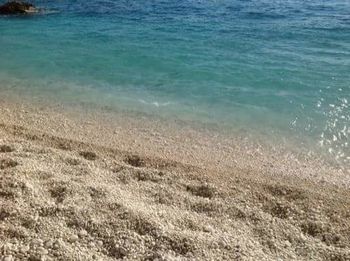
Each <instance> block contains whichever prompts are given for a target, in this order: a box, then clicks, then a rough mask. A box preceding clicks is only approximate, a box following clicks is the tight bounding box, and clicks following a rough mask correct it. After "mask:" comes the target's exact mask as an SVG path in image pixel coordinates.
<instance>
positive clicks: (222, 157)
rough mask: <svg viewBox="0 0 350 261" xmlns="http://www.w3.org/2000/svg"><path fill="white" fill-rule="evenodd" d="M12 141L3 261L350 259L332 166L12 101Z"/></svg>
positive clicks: (6, 140)
mask: <svg viewBox="0 0 350 261" xmlns="http://www.w3.org/2000/svg"><path fill="white" fill-rule="evenodd" d="M175 126H177V127H175ZM179 126H180V127H179ZM0 135H1V136H0V137H1V138H0V147H1V153H0V173H1V175H0V195H1V198H0V202H1V204H0V208H1V209H0V210H1V215H0V220H1V225H0V242H2V243H1V244H0V256H3V257H10V258H16V260H17V259H19V260H25V259H28V258H37V259H39V260H41V259H44V260H54V259H59V260H114V259H118V258H125V259H127V260H144V259H147V258H148V259H150V260H154V259H156V258H158V259H159V260H213V259H215V260H225V258H226V259H227V258H228V259H231V260H232V259H237V260H276V259H277V258H281V259H286V260H310V259H313V260H329V259H332V258H334V259H337V260H347V259H349V258H350V256H349V253H350V239H349V237H348V234H347V231H349V229H350V222H349V218H348V217H349V216H350V212H349V208H348V206H349V204H350V201H349V198H350V197H349V196H350V194H349V193H350V192H349V187H350V186H349V185H350V178H349V175H348V173H345V172H343V171H341V170H337V169H335V168H332V167H331V166H328V165H324V164H323V162H322V161H317V160H312V161H311V160H310V159H307V158H305V159H302V158H298V157H296V156H295V155H293V154H288V152H287V153H285V154H283V153H281V151H273V150H271V151H268V150H266V148H265V147H256V145H254V144H251V143H250V142H249V141H244V140H243V141H242V140H240V138H239V137H236V138H235V139H234V138H233V137H227V136H225V135H222V134H220V133H218V132H217V133H215V132H212V131H206V130H205V129H201V130H200V129H195V128H192V127H191V126H188V125H186V124H183V125H173V124H170V123H167V124H165V123H164V122H161V121H156V120H154V121H150V120H149V118H148V117H138V116H137V117H136V116H135V117H131V116H130V115H124V114H123V113H120V114H115V113H109V112H108V111H95V110H92V111H87V112H86V111H85V110H84V108H83V107H81V109H78V108H76V109H75V110H67V109H66V108H63V107H62V106H59V105H53V106H37V105H36V104H33V103H28V102H27V101H24V100H23V101H10V102H8V101H4V100H3V98H2V99H0ZM9 260H12V259H9Z"/></svg>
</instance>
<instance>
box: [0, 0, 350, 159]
mask: <svg viewBox="0 0 350 261" xmlns="http://www.w3.org/2000/svg"><path fill="white" fill-rule="evenodd" d="M33 2H34V3H35V4H36V5H37V6H40V7H42V8H44V11H43V13H42V14H39V15H33V16H26V17H24V16H17V17H0V80H1V83H0V94H1V89H3V90H5V89H6V90H7V91H9V90H10V91H13V92H18V93H26V94H29V95H32V96H33V97H34V96H40V97H45V96H47V97H50V98H54V99H55V100H58V101H62V102H74V103H80V102H87V103H90V104H95V105H98V106H111V107H116V108H120V107H121V108H126V109H129V110H134V111H143V112H147V113H151V114H154V115H159V116H160V117H173V118H176V119H182V120H190V121H193V120H195V121H199V122H202V123H215V124H218V125H219V126H225V128H236V129H240V130H243V131H244V132H247V133H249V132H251V133H258V134H259V135H260V134H261V135H262V137H265V138H266V139H270V138H272V137H277V136H278V137H282V139H285V140H289V139H293V140H297V141H299V142H300V144H301V142H303V143H307V144H309V145H311V146H314V148H316V150H318V149H320V151H323V152H325V153H328V154H329V155H331V156H332V157H333V158H334V159H337V160H338V161H340V162H350V147H349V146H350V144H349V142H350V141H349V139H350V107H349V102H350V1H348V0H332V1H329V0H327V1H323V0H312V1H308V0H280V1H279V0H230V1H229V0H216V1H212V0H210V1H209V0H200V1H193V0H162V1H158V0H153V1H151V0H130V1H126V0H122V1H119V0H109V1H106V0H100V1H97V0H89V1H86V0H75V1H74V0H61V1H53V0H52V1H50V0H49V1H33ZM303 146H304V145H303Z"/></svg>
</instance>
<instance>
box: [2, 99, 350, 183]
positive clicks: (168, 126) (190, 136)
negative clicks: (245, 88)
mask: <svg viewBox="0 0 350 261" xmlns="http://www.w3.org/2000/svg"><path fill="white" fill-rule="evenodd" d="M0 111H1V114H2V116H0V120H1V121H3V122H12V124H13V125H23V126H27V127H29V129H31V130H33V131H34V132H36V131H37V130H38V129H37V128H36V125H37V124H42V125H43V126H42V127H43V129H40V131H43V132H44V133H48V134H50V135H54V136H58V137H63V138H69V139H72V140H76V139H78V140H81V141H83V142H87V143H92V144H95V145H99V146H105V147H110V146H115V147H117V148H118V149H120V150H122V151H127V152H129V153H138V154H139V153H142V154H143V155H145V156H152V157H157V158H164V159H171V160H175V161H178V162H181V163H184V164H188V165H195V166H198V167H204V168H207V169H214V170H216V171H222V172H229V171H231V168H238V169H242V170H246V171H248V172H250V171H253V172H263V173H270V174H271V173H274V174H273V176H280V175H281V176H294V177H296V178H300V179H309V180H310V181H312V182H316V183H330V184H333V185H336V186H341V187H346V188H349V187H350V170H349V169H347V168H346V166H340V165H335V164H334V162H332V161H331V160H328V159H326V158H324V157H322V155H316V154H315V153H312V152H310V151H306V150H305V148H297V147H296V146H297V144H291V143H290V144H276V143H270V142H269V141H264V140H261V139H259V138H258V139H255V137H252V136H251V135H249V136H244V133H239V132H233V133H232V132H230V131H229V130H226V129H225V128H220V126H218V125H206V124H203V123H199V122H188V121H182V120H174V119H164V118H159V117H156V116H155V115H149V114H146V113H141V112H132V111H124V110H120V111H118V110H115V109H110V108H108V107H104V108H102V107H98V106H95V107H91V106H90V104H88V105H85V104H74V105H73V104H62V103H52V101H51V100H50V101H46V102H43V101H42V99H39V100H38V101H33V100H31V99H30V97H25V98H18V97H4V98H3V99H0ZM6 113H7V115H6ZM69 132H72V135H69ZM101 132H103V133H101ZM101 134H102V135H101ZM91 140H92V141H91ZM181 151H184V152H186V153H184V154H183V153H181ZM285 166H288V169H286V168H285ZM305 173H309V174H307V175H306V174H305ZM270 174H269V175H270Z"/></svg>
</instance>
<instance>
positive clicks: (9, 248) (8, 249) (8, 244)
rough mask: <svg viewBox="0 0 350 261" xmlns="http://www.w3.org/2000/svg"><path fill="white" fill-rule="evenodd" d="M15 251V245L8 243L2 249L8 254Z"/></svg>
mask: <svg viewBox="0 0 350 261" xmlns="http://www.w3.org/2000/svg"><path fill="white" fill-rule="evenodd" d="M12 249H13V245H12V244H11V243H7V244H5V245H4V246H3V247H2V250H3V252H8V251H11V250H12Z"/></svg>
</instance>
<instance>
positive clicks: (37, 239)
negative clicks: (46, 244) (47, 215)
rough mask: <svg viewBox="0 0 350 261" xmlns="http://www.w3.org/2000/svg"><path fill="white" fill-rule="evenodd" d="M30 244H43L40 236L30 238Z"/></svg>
mask: <svg viewBox="0 0 350 261" xmlns="http://www.w3.org/2000/svg"><path fill="white" fill-rule="evenodd" d="M31 244H32V245H34V246H42V245H43V241H42V240H41V239H40V238H34V239H33V240H32V243H31Z"/></svg>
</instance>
